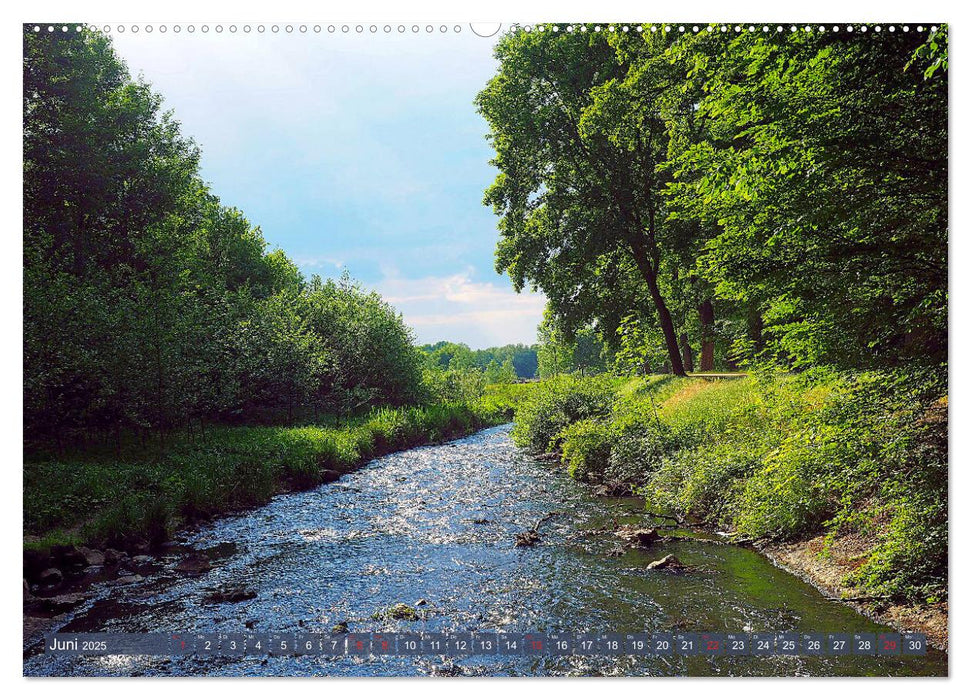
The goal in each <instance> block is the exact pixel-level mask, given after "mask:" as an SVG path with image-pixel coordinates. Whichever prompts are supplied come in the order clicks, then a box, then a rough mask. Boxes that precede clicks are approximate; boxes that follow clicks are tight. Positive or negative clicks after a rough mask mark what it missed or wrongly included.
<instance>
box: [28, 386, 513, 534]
mask: <svg viewBox="0 0 971 700" xmlns="http://www.w3.org/2000/svg"><path fill="white" fill-rule="evenodd" d="M502 420H504V417H503V415H502V414H501V413H496V412H491V411H487V410H485V409H484V408H482V407H479V406H476V407H470V406H466V405H430V406H420V407H410V408H398V409H390V408H385V409H379V410H374V411H372V412H371V413H370V414H369V415H367V416H365V417H362V418H359V419H356V420H353V421H350V422H347V423H345V424H344V425H342V426H339V425H338V424H337V423H336V422H335V421H333V420H327V421H326V425H327V427H318V426H304V427H294V428H285V427H214V428H211V429H210V430H208V431H207V433H206V435H205V437H204V438H198V437H197V438H196V439H194V440H190V439H188V438H187V437H183V438H181V439H179V440H170V441H169V442H168V444H167V446H166V449H165V450H164V452H162V451H160V450H145V449H139V448H136V447H133V446H130V447H128V448H126V449H125V450H124V451H123V454H122V455H121V456H118V457H109V456H106V455H105V454H104V453H103V451H101V452H99V451H90V452H88V453H83V454H76V455H71V456H70V457H64V458H60V459H38V460H30V459H28V460H27V461H26V462H25V464H24V533H25V547H28V548H30V549H40V550H46V549H49V548H50V547H51V546H52V545H56V544H83V543H89V544H100V545H115V546H125V545H127V544H129V543H131V542H133V541H135V540H145V541H149V542H155V543H157V542H161V541H164V540H165V539H168V538H170V537H171V535H172V534H173V533H174V532H175V531H176V530H177V529H179V528H180V527H182V526H183V525H185V524H187V523H191V522H193V521H196V520H199V519H201V518H207V517H211V516H215V515H219V514H222V513H227V512H231V511H234V510H238V509H242V508H248V507H253V506H257V505H260V504H263V503H266V502H267V501H268V500H269V499H270V498H271V497H272V496H274V495H275V494H277V493H280V492H281V491H284V490H290V489H306V488H310V487H312V486H314V485H316V484H319V483H320V482H321V481H322V480H323V479H324V475H325V471H327V470H331V471H336V472H339V473H344V472H349V471H352V470H354V469H356V468H358V467H360V466H361V465H362V464H364V463H365V462H367V461H368V460H370V459H372V458H374V457H377V456H380V455H382V454H387V453H389V452H392V451H396V450H401V449H407V448H409V447H414V446H417V445H421V444H426V443H434V442H440V441H444V440H447V439H451V438H455V437H459V436H462V435H466V434H468V433H470V432H472V431H474V430H476V429H478V428H481V427H484V426H486V425H493V424H496V423H498V422H501V421H502Z"/></svg>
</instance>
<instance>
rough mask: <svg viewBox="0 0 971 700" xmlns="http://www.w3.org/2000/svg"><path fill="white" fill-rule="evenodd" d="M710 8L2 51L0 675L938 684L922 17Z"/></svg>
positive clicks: (938, 450) (940, 391) (84, 39)
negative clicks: (13, 528)
mask: <svg viewBox="0 0 971 700" xmlns="http://www.w3.org/2000/svg"><path fill="white" fill-rule="evenodd" d="M26 9H28V10H29V9H30V8H26ZM731 10H732V8H731V6H726V7H724V8H722V10H720V11H719V12H717V13H715V14H714V15H712V16H710V17H708V18H707V19H709V20H714V21H697V22H683V21H671V20H670V19H667V18H666V17H665V16H664V15H661V14H658V15H656V16H654V17H652V16H651V13H652V12H653V10H652V9H651V8H649V7H647V6H644V7H640V8H637V9H636V10H635V9H631V10H630V12H629V15H628V19H629V20H630V21H621V20H623V17H617V16H615V15H612V14H611V13H605V15H604V17H603V18H602V21H583V22H580V21H566V20H569V17H563V16H562V15H561V14H558V13H557V12H555V11H552V10H551V11H549V12H548V13H547V14H546V16H543V13H542V12H538V13H537V14H536V16H534V17H525V16H523V17H520V18H519V19H520V20H523V21H514V22H505V21H504V22H494V23H478V22H474V21H473V22H470V21H469V19H470V18H462V17H461V15H462V14H463V12H462V10H461V9H460V8H459V6H456V8H455V10H454V12H453V13H452V15H453V18H452V19H449V20H447V21H445V20H435V19H434V18H429V17H427V16H424V17H422V16H419V15H411V17H412V18H411V19H407V18H408V17H409V12H408V11H407V6H402V7H400V8H398V10H397V11H396V12H395V13H394V14H396V15H397V16H396V17H391V16H389V17H388V18H387V19H386V20H384V21H357V22H354V21H336V20H333V21H329V20H327V19H326V17H323V18H318V19H314V18H313V17H305V18H304V19H303V20H301V19H300V18H299V17H295V18H293V19H291V20H285V19H279V18H277V19H274V17H273V15H274V8H273V7H271V6H267V7H266V8H264V10H263V11H262V12H263V15H264V19H263V20H262V21H260V20H259V18H258V17H256V18H255V19H254V17H253V16H252V15H251V16H250V19H249V20H245V18H243V19H235V20H234V19H233V13H232V12H227V14H226V17H225V19H224V20H223V21H212V20H206V21H198V20H193V19H191V18H185V19H184V20H182V21H175V20H178V17H174V18H172V20H171V21H137V22H136V21H123V20H124V17H119V16H115V17H112V16H103V15H99V13H98V12H97V11H96V10H95V11H90V12H89V11H88V10H86V9H85V7H84V5H83V4H81V5H78V6H77V7H76V8H75V10H74V11H73V12H72V14H71V16H61V17H60V18H58V17H51V16H49V13H46V12H39V14H38V16H37V17H35V20H41V19H44V20H45V21H30V19H29V18H28V19H27V20H25V22H24V23H23V25H22V31H21V37H20V39H21V41H22V46H23V71H22V72H23V96H22V97H23V99H22V107H23V168H22V173H23V236H22V251H23V271H22V272H23V309H22V314H23V675H24V676H29V677H91V676H99V677H100V676H122V677H132V676H140V677H145V676H147V677H173V676H179V677H185V676H189V677H195V676H207V677H213V676H215V677H243V676H245V677H252V676H272V677H388V676H395V677H403V676H408V677H413V676H417V677H440V676H449V677H451V676H466V677H467V676H475V677H498V676H503V677H506V676H518V677H523V676H528V677H588V676H620V677H673V676H678V677H698V676H703V677H712V676H714V677H728V676H732V677H738V676H741V677H796V676H799V677H805V676H811V677H819V676H841V677H856V676H894V677H914V676H920V677H924V676H947V675H948V673H949V666H948V651H947V650H948V605H949V595H948V594H949V589H948V574H949V570H948V551H949V550H948V541H949V537H948V525H949V521H948V476H949V475H948V437H949V436H948V410H949V402H948V396H949V388H948V379H949V374H948V218H949V214H948V167H949V166H948V78H949V72H948V32H949V27H948V24H947V23H946V22H943V21H940V20H943V19H946V17H933V16H931V17H920V16H919V15H922V14H924V12H925V11H926V8H923V7H921V6H915V7H914V8H913V10H912V12H910V15H911V16H910V17H907V18H905V19H916V20H938V21H908V22H901V21H885V22H882V21H868V22H859V21H854V22H846V21H832V20H833V19H838V18H833V17H828V18H826V17H822V18H821V19H827V20H829V21H825V22H821V21H819V20H818V19H817V20H816V21H811V22H807V21H805V19H801V20H800V21H798V22H792V21H790V22H780V21H772V22H766V21H752V20H751V19H750V18H748V16H747V15H745V13H744V12H740V16H739V18H738V19H739V21H720V20H726V19H731V17H730V16H729V15H731ZM318 11H319V12H320V13H324V14H325V12H324V9H323V6H321V7H319V8H317V9H316V10H314V12H315V13H316V12H318ZM311 14H313V13H311ZM775 14H778V12H776V13H775ZM158 16H161V17H163V18H164V16H165V12H160V13H158ZM456 17H457V18H458V19H456ZM892 18H894V19H899V17H892ZM55 19H60V20H62V21H52V20H55ZM472 19H474V18H472ZM697 19H698V20H703V19H706V18H705V17H704V16H701V14H699V16H698V17H697ZM742 19H745V21H741V20H742ZM870 19H874V20H879V19H880V17H879V16H871V17H870ZM67 20H71V21H67ZM525 20H530V21H525ZM607 20H611V21H607ZM209 687H210V689H211V686H209Z"/></svg>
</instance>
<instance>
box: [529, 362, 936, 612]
mask: <svg viewBox="0 0 971 700" xmlns="http://www.w3.org/2000/svg"><path fill="white" fill-rule="evenodd" d="M513 437H514V439H515V440H516V442H517V443H518V444H519V445H520V446H522V447H525V448H527V449H529V450H531V451H533V452H550V451H552V452H558V453H559V454H560V455H561V460H562V463H563V464H564V466H565V467H566V468H567V469H569V471H570V473H571V474H572V475H573V476H574V477H575V478H577V479H580V480H583V481H587V482H590V483H596V484H605V485H607V486H608V488H609V489H610V490H614V491H623V490H625V489H627V490H632V491H634V492H635V493H638V494H641V495H643V496H644V498H645V499H646V503H647V508H648V510H650V511H653V512H665V513H668V514H674V515H676V516H677V517H679V518H682V519H684V520H686V521H689V522H693V523H698V524H703V525H706V526H710V527H714V528H718V529H721V530H727V531H730V532H732V533H735V536H736V537H738V538H739V539H746V540H757V541H759V542H760V543H786V542H788V543H793V542H801V543H812V546H811V547H810V549H811V550H812V552H811V553H812V556H811V557H809V559H811V560H814V561H818V563H819V565H820V567H823V568H824V567H825V566H827V565H833V564H835V565H836V566H835V569H834V570H836V571H837V572H839V578H840V579H841V580H840V581H839V582H838V583H839V585H838V586H837V587H836V588H837V590H838V591H839V592H841V593H844V594H849V595H853V596H854V597H857V598H860V597H866V598H867V599H868V600H870V601H874V600H879V601H884V602H883V603H882V604H883V605H890V604H892V602H893V601H897V602H901V603H909V604H918V605H924V606H926V605H942V604H946V603H942V601H946V596H947V388H946V373H942V372H923V373H920V372H912V373H909V374H905V373H897V374H890V373H876V372H869V373H855V374H847V373H840V374H836V373H831V372H823V371H814V372H811V373H806V374H802V375H795V376H794V375H785V374H777V373H771V374H770V373H766V374H762V375H758V376H752V377H748V378H742V379H735V380H730V381H725V380H718V381H706V380H702V379H692V378H688V379H675V378H671V377H651V378H645V379H632V380H620V379H615V378H586V379H580V378H575V377H560V378H558V379H555V380H549V381H547V382H544V383H543V384H541V385H538V387H537V388H536V389H535V390H534V392H533V393H532V394H531V396H530V397H529V398H528V399H527V400H525V401H523V402H522V403H521V405H520V406H519V407H518V409H517V413H516V427H515V430H514V434H513ZM803 549H806V548H805V547H804V548H803ZM809 568H812V566H811V565H810V567H809ZM831 568H832V567H831ZM803 569H804V571H805V569H806V567H803ZM808 573H809V574H810V577H811V578H813V572H812V571H809V572H808ZM821 578H822V577H821V576H815V579H816V581H817V582H819V581H820V579H821ZM830 578H832V577H830Z"/></svg>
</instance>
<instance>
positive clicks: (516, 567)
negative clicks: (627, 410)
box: [24, 426, 947, 676]
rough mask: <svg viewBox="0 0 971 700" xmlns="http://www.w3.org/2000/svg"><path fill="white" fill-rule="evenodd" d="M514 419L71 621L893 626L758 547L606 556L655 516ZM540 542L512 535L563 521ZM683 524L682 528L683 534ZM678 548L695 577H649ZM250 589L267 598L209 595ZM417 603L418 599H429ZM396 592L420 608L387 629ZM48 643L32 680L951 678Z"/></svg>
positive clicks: (608, 628)
mask: <svg viewBox="0 0 971 700" xmlns="http://www.w3.org/2000/svg"><path fill="white" fill-rule="evenodd" d="M509 429H510V427H509V426H501V427H498V428H492V429H489V430H485V431H483V432H480V433H478V434H476V435H473V436H471V437H469V438H466V439H463V440H458V441H456V442H452V443H449V444H446V445H439V446H432V447H422V448H417V449H413V450H408V451H405V452H399V453H396V454H392V455H390V456H387V457H384V458H382V459H378V460H375V461H373V462H372V463H370V464H369V465H368V466H367V467H365V468H364V469H362V470H360V471H358V472H355V473H353V474H349V475H346V476H344V477H343V478H342V479H340V480H339V481H337V482H335V483H332V484H327V485H324V486H321V487H319V488H317V489H315V490H313V491H307V492H303V493H293V494H286V495H282V496H278V497H277V498H275V499H274V500H273V501H272V502H270V503H269V504H268V505H266V506H264V507H262V508H259V509H257V510H254V511H251V512H248V513H245V514H242V515H238V516H232V517H227V518H223V519H221V520H219V521H217V522H215V523H213V524H211V525H207V526H205V527H203V528H201V529H198V530H196V531H193V532H189V533H186V534H185V535H183V537H182V539H181V540H180V544H181V545H182V546H183V547H192V548H194V549H197V550H199V549H201V550H204V551H206V552H208V553H209V555H210V556H211V557H212V559H213V561H214V562H215V563H216V564H217V565H216V566H215V567H214V568H213V569H212V570H211V571H209V572H208V573H206V574H204V575H202V576H200V577H185V576H182V575H179V574H177V573H176V572H175V571H174V564H175V562H176V561H177V560H178V558H179V556H180V554H179V551H178V548H176V549H175V550H173V551H172V552H171V553H170V554H168V555H162V556H161V557H159V559H158V562H157V564H156V565H155V566H153V567H150V571H147V572H146V576H145V578H144V580H142V581H139V582H135V583H130V584H127V585H123V584H119V583H118V582H106V583H104V584H100V586H99V588H98V589H97V591H96V594H95V596H94V597H93V598H92V599H91V600H90V601H89V602H88V603H87V604H86V605H85V606H84V607H82V608H80V609H79V610H78V611H77V612H76V613H75V614H73V616H71V617H70V619H69V620H67V621H66V624H64V625H63V626H62V628H61V630H60V631H61V632H65V633H66V632H95V631H97V632H105V631H110V632H180V633H190V632H193V631H203V632H226V633H247V632H285V633H301V632H307V633H312V632H329V631H330V630H331V628H332V627H333V626H334V625H335V624H338V623H341V622H345V623H346V624H347V626H348V628H349V629H350V631H351V632H374V631H385V632H394V631H398V632H406V631H426V632H456V631H462V632H469V631H505V632H540V633H547V634H548V633H552V632H556V631H563V632H571V633H581V632H589V633H607V632H616V633H632V632H642V631H652V632H653V631H674V632H677V631H699V632H781V631H789V630H792V631H800V632H850V633H852V632H882V631H888V628H886V627H884V626H881V625H878V624H876V623H874V622H872V621H870V620H868V619H867V618H865V617H863V616H861V615H859V614H858V613H856V612H855V611H853V610H851V609H850V608H848V607H846V606H844V605H841V604H838V603H834V602H832V601H829V600H827V599H825V598H824V597H823V596H821V595H820V594H819V592H817V591H816V590H815V589H814V588H812V587H811V586H809V585H807V584H806V583H804V582H803V581H801V580H800V579H798V578H796V577H795V576H792V575H790V574H788V573H786V572H784V571H782V570H780V569H777V568H776V567H774V566H773V565H772V564H771V563H770V562H769V561H768V560H766V559H765V558H764V557H762V556H761V555H759V554H758V553H756V552H753V551H751V550H749V549H745V548H741V547H735V546H730V545H726V544H723V543H719V542H714V541H711V540H705V539H703V538H699V539H689V540H683V541H673V542H670V543H667V544H660V545H657V546H656V547H655V548H653V549H652V550H651V551H638V550H628V551H626V553H624V554H623V555H622V556H609V553H610V552H611V550H615V549H616V547H617V544H618V540H617V538H616V537H614V536H613V535H612V534H611V530H612V529H613V528H614V526H615V524H616V523H640V522H643V523H645V524H650V520H649V519H648V518H646V517H645V516H643V515H642V514H641V513H640V512H639V511H640V507H641V504H640V503H639V502H638V501H637V500H635V499H616V498H615V499H605V498H597V497H595V496H593V495H591V494H590V492H589V490H588V489H586V488H584V487H583V486H580V485H578V484H576V483H574V482H573V481H571V480H570V479H569V478H568V477H567V476H566V475H564V474H562V473H561V472H559V471H556V470H554V469H552V468H551V467H550V465H548V464H540V463H538V462H535V461H533V460H531V459H529V458H527V457H526V456H524V455H523V454H521V453H520V452H519V451H518V450H516V448H515V447H514V446H513V445H512V443H511V441H510V439H509ZM551 513H552V514H553V515H551V516H550V517H549V518H548V519H547V520H545V521H544V522H543V524H542V526H541V528H540V532H541V541H540V542H539V543H538V544H537V545H536V546H534V547H516V546H515V535H516V533H519V532H522V531H524V530H526V529H528V528H530V527H532V526H533V525H535V523H536V522H537V521H538V520H540V519H541V518H543V517H544V516H547V515H549V514H551ZM681 534H685V533H681ZM665 554H675V555H676V556H677V557H678V558H679V559H680V560H681V561H682V562H684V563H685V564H688V565H691V566H692V567H693V568H692V569H690V570H688V571H683V572H677V571H669V570H648V569H647V564H648V563H649V562H650V561H652V560H654V559H658V558H660V557H661V556H663V555H665ZM225 586H235V587H238V586H244V587H245V588H247V589H248V590H250V591H252V592H253V593H255V597H253V598H251V599H249V600H243V601H239V602H221V603H220V602H214V601H213V599H212V595H211V594H212V591H213V590H215V589H218V588H219V587H225ZM419 601H420V602H421V603H422V604H421V605H416V603H418V602H419ZM398 603H405V604H407V605H409V606H413V607H414V609H415V610H417V611H420V612H421V617H422V618H423V619H420V620H415V621H405V620H390V621H388V620H378V621H376V620H374V619H373V616H375V614H377V615H378V616H379V617H380V613H381V612H382V611H385V610H387V609H388V608H389V607H391V606H393V605H396V604H398ZM39 652H40V645H34V646H33V647H32V648H30V649H28V650H27V651H26V652H25V660H24V672H25V674H27V675H231V676H235V675H285V676H293V675H335V676H338V675H339V676H397V675H446V674H447V675H454V674H463V675H680V674H689V675H785V676H791V675H807V676H817V675H942V674H946V673H947V659H946V656H945V655H944V654H942V653H940V652H937V651H934V650H931V652H930V653H929V654H928V655H927V656H926V657H895V658H886V657H862V656H853V657H782V656H772V657H752V656H747V657H715V658H699V657H690V658H686V657H677V656H676V657H634V656H619V657H607V656H594V657H580V656H572V657H570V656H547V657H510V656H470V657H459V658H454V659H453V658H445V657H442V656H439V657H428V656H423V657H404V656H398V657H396V656H391V657H380V658H376V657H370V658H369V657H364V658H361V657H353V656H347V657H304V656H279V657H275V656H274V657H267V658H249V657H245V658H222V657H211V658H198V657H188V658H181V657H180V658H165V657H149V656H110V657H100V658H99V657H84V658H73V659H66V658H59V659H54V658H52V657H49V656H46V655H44V654H42V653H39Z"/></svg>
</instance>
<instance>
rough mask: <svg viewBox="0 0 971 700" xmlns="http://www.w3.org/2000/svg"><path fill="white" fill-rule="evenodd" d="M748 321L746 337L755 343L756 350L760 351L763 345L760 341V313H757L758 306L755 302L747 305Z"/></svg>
mask: <svg viewBox="0 0 971 700" xmlns="http://www.w3.org/2000/svg"><path fill="white" fill-rule="evenodd" d="M746 320H747V322H748V337H749V340H751V341H752V343H754V345H755V349H756V351H761V350H762V348H763V347H764V344H763V342H762V314H761V313H759V307H758V306H756V305H755V304H750V305H749V307H748V314H747V319H746Z"/></svg>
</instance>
